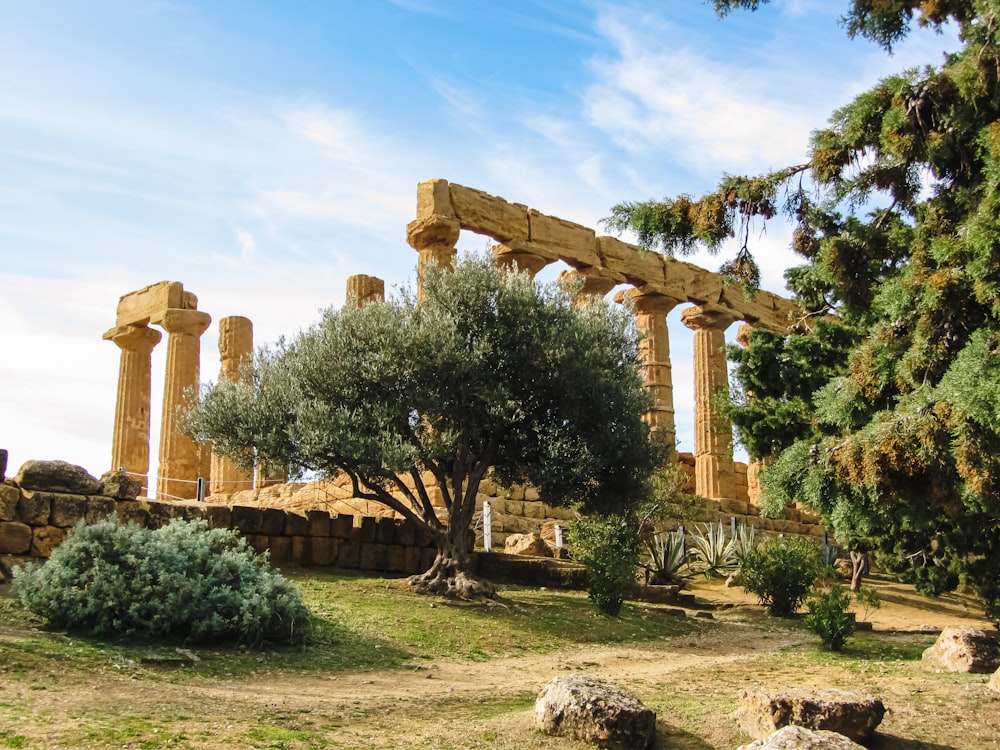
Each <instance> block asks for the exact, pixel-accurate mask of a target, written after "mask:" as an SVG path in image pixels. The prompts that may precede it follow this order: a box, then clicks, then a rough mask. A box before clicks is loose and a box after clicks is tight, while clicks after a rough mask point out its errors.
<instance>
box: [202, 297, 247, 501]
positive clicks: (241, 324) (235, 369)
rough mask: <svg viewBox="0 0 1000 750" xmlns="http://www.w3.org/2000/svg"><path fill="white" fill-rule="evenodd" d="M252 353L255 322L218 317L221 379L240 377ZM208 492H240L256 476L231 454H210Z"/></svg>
mask: <svg viewBox="0 0 1000 750" xmlns="http://www.w3.org/2000/svg"><path fill="white" fill-rule="evenodd" d="M252 354H253V323H252V322H251V321H250V319H249V318H244V317H240V316H238V315H235V316H232V317H229V318H223V319H222V320H220V321H219V362H220V364H221V367H220V368H219V380H220V381H222V380H231V381H233V382H234V383H235V382H236V381H237V380H239V379H240V366H241V365H242V364H243V363H244V362H246V361H248V360H249V359H250V356H251V355H252ZM210 460H211V469H210V474H211V482H210V483H209V493H210V494H213V495H216V494H222V493H227V494H228V493H232V492H239V491H240V490H249V489H252V488H253V478H252V477H251V476H250V475H249V474H247V473H246V472H243V471H240V470H239V469H237V468H236V467H235V466H234V465H233V462H232V460H231V459H230V458H229V457H228V456H217V455H216V454H214V453H213V454H212V457H211V459H210Z"/></svg>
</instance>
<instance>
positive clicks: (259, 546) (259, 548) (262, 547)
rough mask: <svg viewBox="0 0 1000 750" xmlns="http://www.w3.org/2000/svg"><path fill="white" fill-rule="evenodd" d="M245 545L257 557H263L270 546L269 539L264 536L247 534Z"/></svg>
mask: <svg viewBox="0 0 1000 750" xmlns="http://www.w3.org/2000/svg"><path fill="white" fill-rule="evenodd" d="M246 540H247V544H249V545H250V549H252V550H253V551H254V552H256V553H257V554H258V555H263V554H264V552H266V551H267V549H268V547H269V546H270V544H271V537H269V536H267V535H265V534H247V535H246Z"/></svg>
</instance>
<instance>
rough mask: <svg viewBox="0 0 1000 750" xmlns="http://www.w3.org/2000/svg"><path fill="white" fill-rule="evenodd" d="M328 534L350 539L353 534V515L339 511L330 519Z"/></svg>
mask: <svg viewBox="0 0 1000 750" xmlns="http://www.w3.org/2000/svg"><path fill="white" fill-rule="evenodd" d="M330 536H333V537H336V538H337V539H350V538H351V537H352V536H354V516H351V515H347V514H344V513H340V514H338V515H336V516H333V517H331V519H330Z"/></svg>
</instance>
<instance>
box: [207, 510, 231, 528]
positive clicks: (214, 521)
mask: <svg viewBox="0 0 1000 750" xmlns="http://www.w3.org/2000/svg"><path fill="white" fill-rule="evenodd" d="M202 514H203V516H204V518H205V520H206V521H208V526H209V528H212V529H228V528H230V527H231V526H232V524H233V510H232V508H230V507H229V506H228V505H206V506H205V508H204V510H203V511H202Z"/></svg>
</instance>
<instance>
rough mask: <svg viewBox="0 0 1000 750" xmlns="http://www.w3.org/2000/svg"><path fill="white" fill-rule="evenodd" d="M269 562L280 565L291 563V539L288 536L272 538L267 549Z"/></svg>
mask: <svg viewBox="0 0 1000 750" xmlns="http://www.w3.org/2000/svg"><path fill="white" fill-rule="evenodd" d="M268 550H269V551H270V553H271V556H270V557H271V562H272V563H273V564H275V565H282V564H284V563H288V562H291V561H292V538H291V537H290V536H272V537H271V544H270V546H269V547H268Z"/></svg>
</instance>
